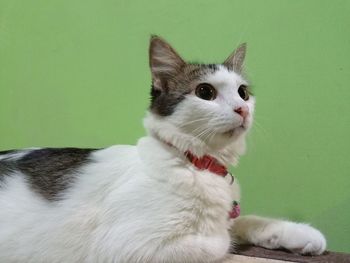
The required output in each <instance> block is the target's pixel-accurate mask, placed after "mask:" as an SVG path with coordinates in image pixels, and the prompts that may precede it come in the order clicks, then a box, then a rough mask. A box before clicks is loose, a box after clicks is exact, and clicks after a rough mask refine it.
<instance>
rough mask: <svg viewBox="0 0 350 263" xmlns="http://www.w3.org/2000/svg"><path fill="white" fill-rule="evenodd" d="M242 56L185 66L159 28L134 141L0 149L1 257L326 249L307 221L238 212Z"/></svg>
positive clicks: (243, 119)
mask: <svg viewBox="0 0 350 263" xmlns="http://www.w3.org/2000/svg"><path fill="white" fill-rule="evenodd" d="M245 53H246V45H245V44H242V45H240V46H239V47H238V48H237V49H236V50H235V51H234V52H233V53H232V54H231V55H230V56H229V57H228V58H227V59H226V60H225V61H224V62H223V63H222V64H198V63H189V62H185V60H184V59H182V58H181V57H180V55H179V54H178V53H177V52H176V51H175V50H174V49H173V48H172V47H171V46H170V44H169V43H167V42H166V41H165V40H163V39H162V38H160V37H157V36H152V37H151V40H150V48H149V62H150V69H151V74H152V88H151V103H150V107H149V110H148V111H147V114H146V117H145V119H144V126H145V128H146V130H147V136H145V137H143V138H141V139H140V140H139V141H138V142H137V145H136V146H127V145H116V146H111V147H109V148H104V149H77V148H62V149H57V148H33V149H24V150H13V151H6V152H1V154H0V262H6V263H12V262H16V263H18V262H26V263H40V262H43V263H44V262H50V263H55V262H57V263H58V262H68V263H70V262H71V263H76V262H88V263H90V262H91V263H92V262H94V263H95V262H103V263H108V262H121V263H124V262H125V263H133V262H152V263H158V262H174V263H176V262H181V263H184V262H190V263H195V262H221V261H222V260H223V258H224V257H225V255H227V253H228V252H229V250H230V249H231V250H232V249H234V248H235V244H237V243H250V244H254V245H257V246H262V247H265V248H271V249H276V248H285V249H288V250H290V251H293V252H295V253H300V254H311V255H319V254H322V253H323V252H324V250H325V248H326V240H325V238H324V236H323V235H322V234H321V233H320V231H318V230H317V229H315V228H313V227H311V226H309V225H307V224H302V223H294V222H289V221H282V220H277V219H268V218H262V217H258V216H239V185H238V182H237V179H236V178H234V177H233V176H231V174H230V173H228V171H227V168H226V167H227V166H228V165H230V164H236V163H237V162H238V158H239V156H240V155H242V154H243V153H244V151H245V137H246V134H247V132H248V131H249V129H250V127H251V126H252V123H253V113H254V106H255V98H254V96H253V94H252V92H251V90H250V88H249V84H248V81H247V80H245V78H244V76H243V73H242V71H243V61H244V58H245ZM271 187H272V186H271Z"/></svg>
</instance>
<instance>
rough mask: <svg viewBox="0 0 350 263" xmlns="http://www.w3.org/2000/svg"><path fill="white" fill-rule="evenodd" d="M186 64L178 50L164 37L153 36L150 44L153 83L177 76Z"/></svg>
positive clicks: (160, 83)
mask: <svg viewBox="0 0 350 263" xmlns="http://www.w3.org/2000/svg"><path fill="white" fill-rule="evenodd" d="M185 64H186V62H185V61H184V60H183V59H182V58H181V57H180V56H179V55H178V54H177V52H176V51H175V50H174V49H173V48H172V47H171V46H170V45H169V44H168V43H167V42H166V41H165V40H163V39H162V38H160V37H158V36H152V37H151V41H150V46H149V65H150V68H151V72H152V79H153V85H154V86H156V88H161V87H160V86H159V85H162V83H163V82H164V81H165V80H166V79H168V78H171V77H173V76H175V75H176V74H177V73H178V72H179V71H180V70H181V69H182V68H183V66H184V65H185Z"/></svg>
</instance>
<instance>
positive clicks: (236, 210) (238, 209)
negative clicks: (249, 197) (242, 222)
mask: <svg viewBox="0 0 350 263" xmlns="http://www.w3.org/2000/svg"><path fill="white" fill-rule="evenodd" d="M240 213H241V207H240V206H239V204H238V203H237V202H236V201H233V202H232V210H231V211H230V212H229V213H228V215H229V217H230V218H231V219H234V218H237V217H239V214H240Z"/></svg>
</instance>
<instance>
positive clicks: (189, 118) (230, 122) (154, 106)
mask: <svg viewBox="0 0 350 263" xmlns="http://www.w3.org/2000/svg"><path fill="white" fill-rule="evenodd" d="M245 53H246V45H245V44H242V45H240V46H239V47H238V48H237V49H236V50H235V51H234V52H233V53H232V54H231V55H230V56H229V57H228V58H227V59H226V60H225V61H224V62H223V63H222V64H198V63H189V62H186V61H185V60H184V59H182V58H181V57H180V56H179V54H178V53H177V52H176V51H175V50H174V49H173V48H172V47H171V46H170V45H169V44H168V43H167V42H165V41H164V40H163V39H161V38H159V37H157V36H153V37H152V38H151V42H150V49H149V59H150V68H151V73H152V90H151V105H150V113H149V116H148V117H147V118H146V120H145V125H146V128H148V130H149V131H150V132H151V133H152V134H154V135H156V136H158V137H160V138H161V139H162V140H164V141H166V142H169V143H171V144H174V145H175V146H176V147H178V148H180V149H181V150H191V151H192V152H195V153H197V154H198V155H202V154H208V152H211V153H213V152H224V153H227V154H228V151H231V152H232V151H233V152H234V153H232V154H236V155H238V154H240V153H242V148H244V146H243V145H244V137H245V136H244V135H245V134H246V132H247V131H248V130H249V128H250V127H251V125H252V121H253V112H254V105H255V99H254V97H253V96H252V94H251V92H250V89H249V84H248V82H247V81H246V80H245V79H244V78H243V76H242V75H241V73H242V67H243V61H244V57H245ZM235 147H236V148H237V149H231V148H235Z"/></svg>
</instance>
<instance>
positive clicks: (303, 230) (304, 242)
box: [269, 222, 326, 255]
mask: <svg viewBox="0 0 350 263" xmlns="http://www.w3.org/2000/svg"><path fill="white" fill-rule="evenodd" d="M275 227H276V229H273V228H274V227H272V229H271V230H272V233H273V234H272V236H271V238H270V239H269V242H270V245H272V246H275V247H283V248H286V249H288V250H290V251H292V252H294V253H298V254H309V255H321V254H322V253H323V252H324V251H325V249H326V239H325V237H324V236H323V234H322V233H321V232H320V231H318V230H317V229H315V228H313V227H311V226H309V225H307V224H301V223H293V222H281V223H280V224H277V225H275Z"/></svg>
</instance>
